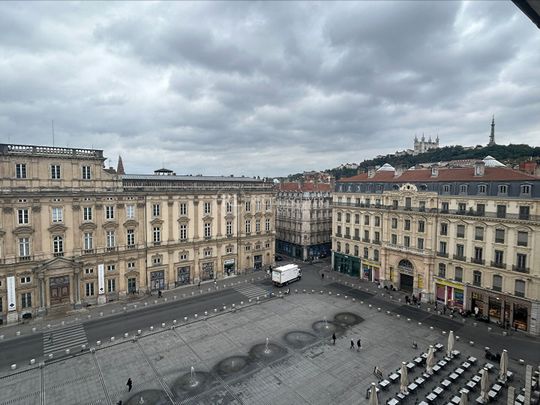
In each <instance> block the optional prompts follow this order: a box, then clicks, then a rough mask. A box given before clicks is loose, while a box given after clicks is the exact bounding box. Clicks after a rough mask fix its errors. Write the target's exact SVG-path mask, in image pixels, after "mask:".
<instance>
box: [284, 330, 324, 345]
mask: <svg viewBox="0 0 540 405" xmlns="http://www.w3.org/2000/svg"><path fill="white" fill-rule="evenodd" d="M283 340H285V342H286V343H287V344H288V345H289V346H291V347H294V348H295V349H301V348H303V347H305V346H308V345H310V344H312V343H314V342H315V341H316V340H317V336H316V335H314V334H313V333H310V332H304V331H292V332H288V333H286V334H285V336H283Z"/></svg>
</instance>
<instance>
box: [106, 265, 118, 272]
mask: <svg viewBox="0 0 540 405" xmlns="http://www.w3.org/2000/svg"><path fill="white" fill-rule="evenodd" d="M115 270H116V264H108V265H107V271H109V272H110V271H115Z"/></svg>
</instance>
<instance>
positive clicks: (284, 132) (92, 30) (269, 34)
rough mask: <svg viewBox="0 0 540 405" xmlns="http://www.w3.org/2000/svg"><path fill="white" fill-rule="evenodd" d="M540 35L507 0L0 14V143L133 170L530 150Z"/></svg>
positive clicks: (267, 169) (96, 7) (539, 80)
mask: <svg viewBox="0 0 540 405" xmlns="http://www.w3.org/2000/svg"><path fill="white" fill-rule="evenodd" d="M539 67H540V30H538V28H536V27H535V25H534V24H533V23H532V22H531V21H530V20H529V19H528V18H527V17H526V16H525V15H523V14H522V13H521V11H520V10H519V9H518V8H517V7H516V6H514V5H513V4H512V3H511V2H510V1H493V2H489V1H477V2H473V3H461V2H459V1H449V2H440V1H438V2H435V1H433V2H426V1H422V2H405V1H398V2H377V3H374V2H373V3H372V2H368V1H363V2H343V3H337V2H324V3H313V2H302V3H292V2H277V3H269V2H261V3H249V2H239V3H233V2H217V3H212V2H198V3H188V2H166V3H153V2H152V3H150V2H148V3H145V2H134V3H128V2H120V3H109V2H107V3H98V2H84V3H83V2H81V3H67V2H62V3H43V2H32V3H31V2H20V3H12V2H2V3H0V142H11V143H22V144H45V145H50V144H52V135H51V133H52V131H51V120H54V126H55V145H56V146H70V147H93V148H98V149H103V150H104V151H105V155H106V156H107V157H109V158H110V159H111V161H110V164H111V165H114V166H116V161H117V158H118V155H119V154H121V155H122V158H123V160H124V165H125V167H126V171H127V172H128V173H150V172H152V171H153V170H155V169H157V168H159V167H161V166H165V167H167V168H170V169H173V170H174V171H176V172H177V173H178V174H190V173H191V174H197V173H201V174H225V175H228V174H235V175H241V174H245V175H251V176H252V175H260V176H279V175H286V174H289V173H295V172H299V171H303V170H313V169H315V170H319V169H326V168H332V167H336V166H338V165H339V164H341V163H344V162H361V161H362V160H364V159H365V158H371V157H374V156H375V155H379V154H386V153H391V152H394V151H395V150H397V149H399V150H401V149H406V148H411V147H412V140H413V138H414V135H415V134H418V135H421V134H422V133H425V135H426V137H427V136H430V135H431V136H433V137H435V135H436V134H437V133H438V134H439V137H440V139H441V144H442V145H454V144H463V145H476V144H485V143H487V141H488V136H489V130H490V121H491V115H492V114H495V119H496V140H497V142H498V143H503V144H507V143H529V144H532V145H539V144H540V70H539V69H540V68H539Z"/></svg>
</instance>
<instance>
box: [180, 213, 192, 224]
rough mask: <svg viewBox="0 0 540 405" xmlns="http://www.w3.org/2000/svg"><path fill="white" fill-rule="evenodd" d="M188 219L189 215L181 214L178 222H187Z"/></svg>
mask: <svg viewBox="0 0 540 405" xmlns="http://www.w3.org/2000/svg"><path fill="white" fill-rule="evenodd" d="M189 221H190V219H189V217H187V216H185V215H182V216H181V217H180V218H178V223H179V224H187V223H189Z"/></svg>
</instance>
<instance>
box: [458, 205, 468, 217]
mask: <svg viewBox="0 0 540 405" xmlns="http://www.w3.org/2000/svg"><path fill="white" fill-rule="evenodd" d="M465 211H467V204H466V203H458V212H459V213H460V214H464V213H465Z"/></svg>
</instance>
